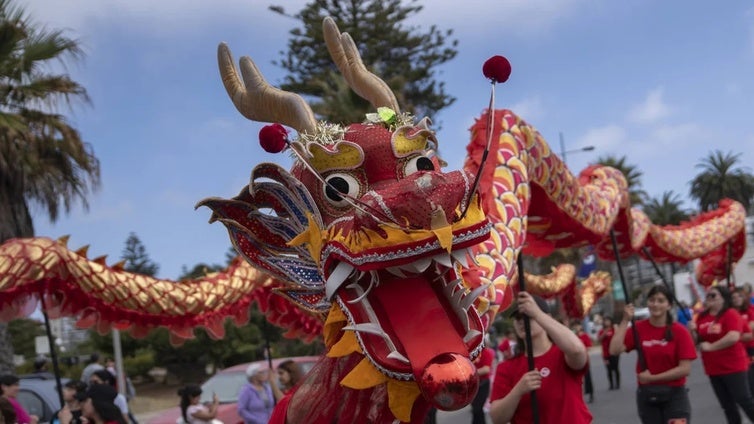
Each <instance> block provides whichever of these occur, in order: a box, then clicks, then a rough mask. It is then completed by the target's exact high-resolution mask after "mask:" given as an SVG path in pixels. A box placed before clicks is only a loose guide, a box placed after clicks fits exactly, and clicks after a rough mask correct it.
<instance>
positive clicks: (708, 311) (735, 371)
mask: <svg viewBox="0 0 754 424" xmlns="http://www.w3.org/2000/svg"><path fill="white" fill-rule="evenodd" d="M732 303H733V301H732V299H731V294H730V291H728V289H727V288H725V287H723V286H720V285H717V286H712V287H710V288H709V290H708V291H707V297H706V299H705V301H704V305H705V309H704V311H702V313H700V314H699V316H698V317H697V321H696V323H694V322H690V323H689V329H691V330H692V331H696V334H697V338H698V340H699V342H700V343H699V350H700V351H701V352H702V364H703V365H704V372H705V373H706V374H707V375H708V376H709V380H710V383H711V384H712V389H713V390H714V391H715V396H717V400H718V402H720V406H722V408H723V411H724V412H725V418H726V419H727V421H728V423H730V424H735V423H740V422H741V413H740V412H739V411H738V406H740V407H741V409H743V411H744V413H745V414H746V416H747V417H748V418H749V420H750V421H754V398H752V395H751V389H750V388H749V381H748V377H747V375H746V373H747V371H748V369H749V357H748V356H746V349H744V346H743V344H741V343H739V341H740V340H741V333H742V332H743V330H744V322H743V319H741V316H740V315H739V314H738V313H737V312H736V311H735V310H734V309H733V308H732V307H731V306H732ZM736 405H738V406H736Z"/></svg>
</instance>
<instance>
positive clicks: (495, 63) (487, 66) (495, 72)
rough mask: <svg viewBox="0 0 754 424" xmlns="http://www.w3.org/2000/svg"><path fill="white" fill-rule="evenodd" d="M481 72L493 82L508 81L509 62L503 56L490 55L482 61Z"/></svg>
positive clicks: (509, 72)
mask: <svg viewBox="0 0 754 424" xmlns="http://www.w3.org/2000/svg"><path fill="white" fill-rule="evenodd" d="M482 73H484V76H485V77H487V78H489V79H491V80H492V81H493V82H505V81H508V77H510V76H511V63H510V62H508V59H506V58H505V57H503V56H492V57H491V58H489V59H487V61H485V62H484V66H482Z"/></svg>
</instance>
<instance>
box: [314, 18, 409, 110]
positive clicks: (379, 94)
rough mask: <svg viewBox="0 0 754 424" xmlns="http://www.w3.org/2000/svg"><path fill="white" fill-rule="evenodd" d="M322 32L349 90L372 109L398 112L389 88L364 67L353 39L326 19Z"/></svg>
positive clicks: (329, 19) (331, 20)
mask: <svg viewBox="0 0 754 424" xmlns="http://www.w3.org/2000/svg"><path fill="white" fill-rule="evenodd" d="M322 29H323V31H324V35H325V44H327V50H328V51H329V52H330V57H332V59H333V61H334V62H335V65H336V66H337V67H338V69H339V70H340V73H341V74H343V77H344V78H345V79H346V82H348V85H349V86H350V87H351V89H353V91H355V92H356V94H358V95H359V96H361V97H362V98H364V99H366V100H368V101H369V103H371V104H372V106H374V107H375V108H378V107H389V108H390V109H392V110H394V111H395V112H400V108H399V107H398V101H397V100H396V99H395V94H393V91H392V90H391V89H390V87H388V85H387V84H386V83H385V81H383V80H382V79H380V78H379V77H377V76H376V75H375V74H373V73H371V72H369V71H368V70H367V68H366V66H364V62H362V60H361V55H360V54H359V49H358V48H357V47H356V43H354V41H353V38H351V36H350V35H348V33H341V32H340V30H339V29H338V26H337V25H336V24H335V21H334V20H333V19H332V18H331V17H329V16H328V17H326V18H325V19H324V21H323V22H322Z"/></svg>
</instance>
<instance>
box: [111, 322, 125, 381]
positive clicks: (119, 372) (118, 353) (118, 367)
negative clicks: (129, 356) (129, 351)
mask: <svg viewBox="0 0 754 424" xmlns="http://www.w3.org/2000/svg"><path fill="white" fill-rule="evenodd" d="M112 333H113V356H115V358H114V359H115V379H116V381H117V382H118V383H117V384H118V393H120V394H122V395H123V396H125V395H126V373H125V372H123V347H122V346H121V344H120V330H117V329H115V328H113V330H112Z"/></svg>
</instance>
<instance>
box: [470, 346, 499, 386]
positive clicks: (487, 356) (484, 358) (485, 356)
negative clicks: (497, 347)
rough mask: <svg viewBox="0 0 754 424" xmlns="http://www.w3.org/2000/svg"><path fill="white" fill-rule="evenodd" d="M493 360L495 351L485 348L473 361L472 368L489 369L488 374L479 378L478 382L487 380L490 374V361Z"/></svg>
mask: <svg viewBox="0 0 754 424" xmlns="http://www.w3.org/2000/svg"><path fill="white" fill-rule="evenodd" d="M494 359H495V351H494V350H492V349H490V348H488V347H485V348H484V349H482V352H481V353H480V354H479V356H477V357H476V359H475V360H474V366H475V367H477V368H482V367H490V372H488V373H487V374H484V375H480V376H479V380H480V381H481V380H489V379H490V373H491V372H492V361H493V360H494Z"/></svg>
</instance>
